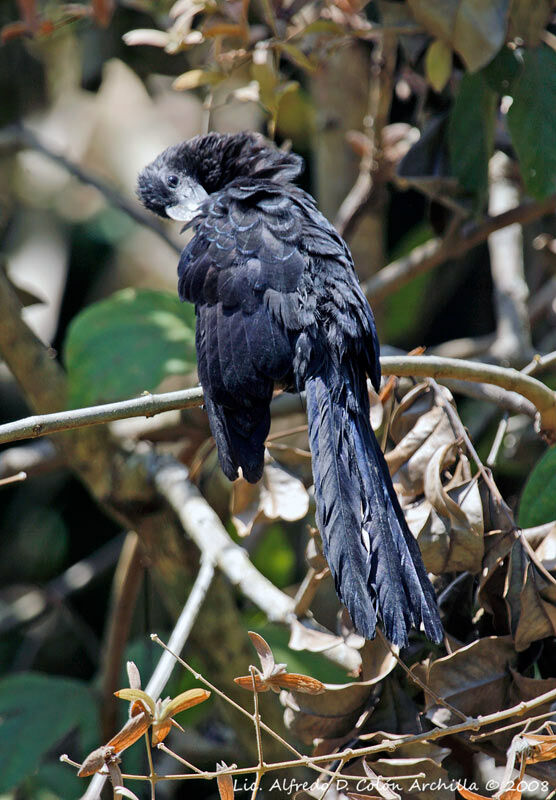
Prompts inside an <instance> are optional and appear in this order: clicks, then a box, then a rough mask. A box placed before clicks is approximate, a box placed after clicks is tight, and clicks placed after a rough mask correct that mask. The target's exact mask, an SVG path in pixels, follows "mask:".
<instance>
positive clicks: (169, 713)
mask: <svg viewBox="0 0 556 800" xmlns="http://www.w3.org/2000/svg"><path fill="white" fill-rule="evenodd" d="M209 697H210V692H209V691H208V690H207V689H188V690H187V691H186V692H182V693H181V694H178V695H176V697H174V698H173V699H172V700H170V702H169V703H168V704H167V705H166V704H164V705H163V711H162V714H161V720H166V719H170V717H173V716H175V715H176V714H179V713H180V712H181V711H186V710H187V709H188V708H193V706H196V705H198V704H199V703H204V701H205V700H208V698H209Z"/></svg>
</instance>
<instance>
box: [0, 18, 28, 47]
mask: <svg viewBox="0 0 556 800" xmlns="http://www.w3.org/2000/svg"><path fill="white" fill-rule="evenodd" d="M30 35H31V31H30V29H29V27H28V26H27V24H26V23H25V22H10V23H9V24H8V25H4V27H3V28H2V30H1V31H0V38H1V39H2V43H4V42H9V41H10V40H11V39H18V38H19V37H20V36H30Z"/></svg>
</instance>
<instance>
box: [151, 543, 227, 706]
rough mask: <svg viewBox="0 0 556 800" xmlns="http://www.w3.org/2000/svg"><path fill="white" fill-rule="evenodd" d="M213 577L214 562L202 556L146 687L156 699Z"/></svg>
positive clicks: (186, 637)
mask: <svg viewBox="0 0 556 800" xmlns="http://www.w3.org/2000/svg"><path fill="white" fill-rule="evenodd" d="M213 577H214V564H213V563H212V561H211V560H210V559H209V558H206V557H203V558H201V568H200V569H199V573H198V575H197V577H196V579H195V583H194V584H193V588H192V589H191V591H190V593H189V597H188V598H187V602H186V604H185V605H184V607H183V611H182V612H181V614H180V615H179V617H178V620H177V622H176V624H175V626H174V630H173V631H172V634H171V636H170V639H169V640H168V648H165V652H164V653H163V654H162V657H161V659H160V660H159V662H158V664H157V665H156V668H155V670H154V672H153V674H152V677H151V679H150V681H149V682H148V684H147V688H146V689H145V691H146V692H147V694H148V695H150V696H151V697H152V698H154V699H155V700H156V699H157V698H158V697H160V695H161V694H162V691H163V689H164V687H165V686H166V684H167V683H168V681H169V680H170V675H171V674H172V670H173V668H174V665H175V663H176V658H177V656H176V655H175V654H176V653H177V654H179V653H180V652H181V651H182V650H183V648H184V645H185V643H186V641H187V639H188V637H189V634H190V633H191V629H192V628H193V624H194V622H195V620H196V619H197V616H198V614H199V611H200V608H201V606H202V604H203V601H204V599H205V597H206V596H207V592H208V590H209V588H210V585H211V583H212V579H213Z"/></svg>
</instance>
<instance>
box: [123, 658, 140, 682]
mask: <svg viewBox="0 0 556 800" xmlns="http://www.w3.org/2000/svg"><path fill="white" fill-rule="evenodd" d="M126 671H127V679H128V681H129V688H130V689H140V688H141V675H140V673H139V670H138V669H137V664H136V663H135V662H134V661H128V662H127V664H126Z"/></svg>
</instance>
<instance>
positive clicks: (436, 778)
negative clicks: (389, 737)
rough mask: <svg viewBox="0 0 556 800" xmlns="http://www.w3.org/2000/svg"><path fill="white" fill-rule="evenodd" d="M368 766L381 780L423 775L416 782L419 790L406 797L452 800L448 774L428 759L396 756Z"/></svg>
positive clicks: (378, 760) (404, 784)
mask: <svg viewBox="0 0 556 800" xmlns="http://www.w3.org/2000/svg"><path fill="white" fill-rule="evenodd" d="M370 766H371V768H372V769H373V770H374V771H375V772H377V774H378V775H380V776H381V777H382V778H395V777H397V776H400V777H401V776H402V775H418V774H419V773H423V774H424V776H425V777H423V778H419V779H418V780H417V783H418V784H419V787H420V788H419V790H418V791H414V792H411V793H409V792H407V795H406V796H407V797H411V796H415V797H416V798H417V797H418V798H419V800H453V797H454V793H453V790H452V789H451V788H450V780H449V775H448V772H447V771H446V770H445V769H444V767H441V766H440V764H437V763H436V761H433V760H432V759H430V758H398V757H397V754H396V755H395V756H393V757H392V758H378V759H376V761H371V762H370ZM411 783H412V782H411V781H410V782H409V784H408V782H407V781H405V782H404V783H403V784H401V785H403V786H404V787H406V785H409V786H410V785H411Z"/></svg>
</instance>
